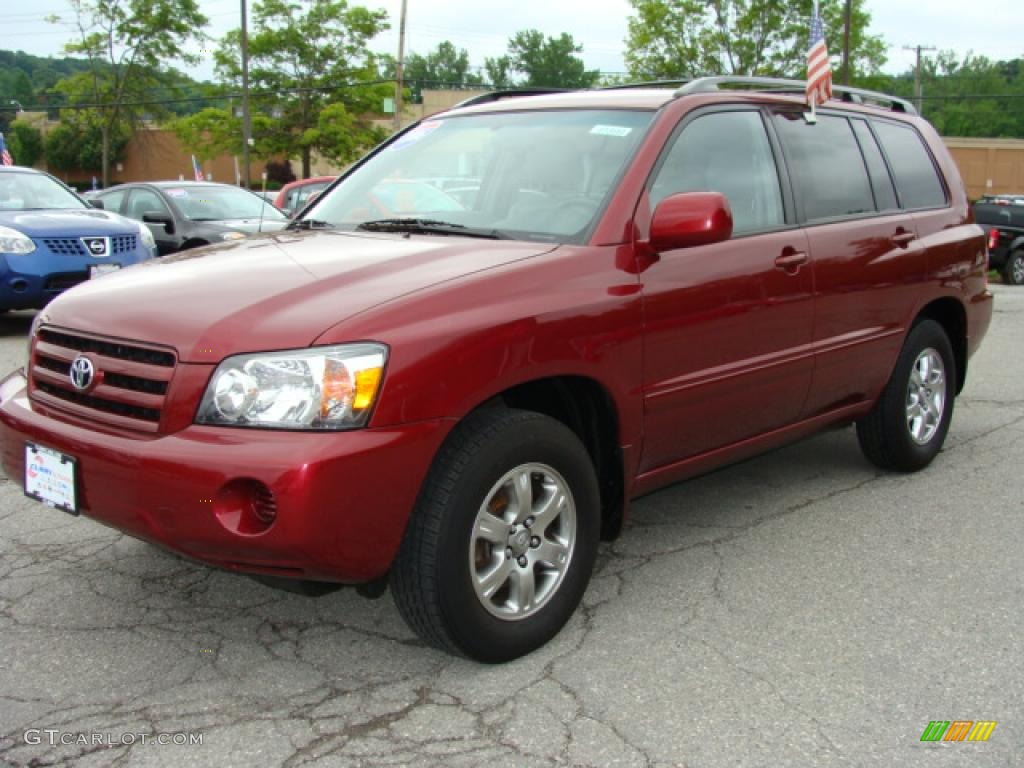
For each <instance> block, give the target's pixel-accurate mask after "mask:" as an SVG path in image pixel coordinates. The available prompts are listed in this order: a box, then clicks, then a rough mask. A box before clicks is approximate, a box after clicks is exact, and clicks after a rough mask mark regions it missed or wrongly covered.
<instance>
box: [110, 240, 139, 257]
mask: <svg viewBox="0 0 1024 768" xmlns="http://www.w3.org/2000/svg"><path fill="white" fill-rule="evenodd" d="M138 242H139V239H138V238H137V237H136V236H135V235H117V236H116V237H112V238H110V250H111V251H112V252H113V253H114V254H115V255H116V254H118V253H131V252H132V251H134V250H135V248H136V245H137V244H138Z"/></svg>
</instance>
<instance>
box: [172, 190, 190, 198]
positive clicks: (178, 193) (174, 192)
mask: <svg viewBox="0 0 1024 768" xmlns="http://www.w3.org/2000/svg"><path fill="white" fill-rule="evenodd" d="M186 195H188V192H186V191H185V190H184V189H168V190H167V196H168V197H185V196H186Z"/></svg>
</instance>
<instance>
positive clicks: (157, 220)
mask: <svg viewBox="0 0 1024 768" xmlns="http://www.w3.org/2000/svg"><path fill="white" fill-rule="evenodd" d="M142 220H143V221H144V222H145V223H146V224H163V225H164V232H166V233H167V234H168V235H173V234H174V219H172V218H171V217H170V216H169V215H168V214H166V213H163V212H161V211H146V212H145V213H143V214H142Z"/></svg>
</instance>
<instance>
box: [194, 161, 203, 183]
mask: <svg viewBox="0 0 1024 768" xmlns="http://www.w3.org/2000/svg"><path fill="white" fill-rule="evenodd" d="M192 170H193V171H194V172H195V175H196V181H203V180H204V179H203V169H202V167H201V166H200V165H199V161H198V160H196V156H195V155H192Z"/></svg>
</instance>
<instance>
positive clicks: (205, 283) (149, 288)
mask: <svg viewBox="0 0 1024 768" xmlns="http://www.w3.org/2000/svg"><path fill="white" fill-rule="evenodd" d="M554 247H556V246H552V245H550V244H542V243H524V242H512V241H505V240H482V239H472V238H466V237H445V236H430V235H411V236H408V237H406V236H402V235H390V234H379V235H378V234H369V233H367V234H362V233H358V234H357V233H348V232H330V231H327V232H324V231H320V232H292V231H287V232H280V233H276V234H270V235H262V236H258V237H256V238H253V239H250V240H240V241H235V242H232V243H225V244H223V245H217V246H211V247H206V248H198V249H195V250H192V251H182V252H181V253H178V254H175V255H172V256H167V257H164V258H163V259H156V260H153V261H149V262H145V263H143V264H140V265H138V266H135V267H130V268H128V269H124V270H121V271H120V272H117V273H113V274H110V275H106V276H104V277H102V278H99V279H97V280H91V281H89V282H86V283H83V284H81V285H79V286H76V287H75V288H73V289H71V290H70V291H67V292H66V293H64V294H63V295H61V296H60V297H59V298H57V299H56V300H55V301H54V302H53V303H52V304H50V305H49V306H48V307H47V308H46V310H45V311H44V312H45V317H44V319H43V322H44V323H46V324H50V325H56V326H62V327H64V328H67V329H72V330H78V331H85V332H89V333H96V334H102V335H104V336H116V337H120V338H123V339H126V340H136V341H145V342H151V343H157V344H165V345H168V346H171V347H174V348H175V349H176V350H177V352H178V356H179V359H180V360H182V361H184V362H194V363H215V362H219V361H220V360H222V359H223V358H225V357H227V356H228V355H232V354H238V353H241V352H257V351H264V350H280V349H289V348H299V347H305V346H308V345H309V344H311V343H312V342H313V341H314V340H315V339H316V338H317V337H318V336H319V335H320V334H321V333H323V332H324V331H325V330H327V329H328V328H330V327H332V326H335V325H337V324H338V323H339V322H342V321H344V320H346V319H347V318H350V317H352V316H353V315H356V314H358V313H360V312H363V311H365V310H367V309H370V308H371V307H374V306H377V305H379V304H382V303H384V302H387V301H391V300H394V299H397V298H399V297H401V296H404V295H407V294H410V293H414V292H416V291H419V290H422V289H424V288H428V287H429V286H432V285H436V284H438V283H442V282H446V281H449V280H453V279H456V278H458V277H461V276H464V275H468V274H471V273H474V272H479V271H481V270H486V269H491V268H494V267H497V266H500V265H502V264H507V263H509V262H512V261H516V260H519V259H525V258H529V257H531V256H536V255H539V254H542V253H546V252H548V251H550V250H552V249H553V248H554Z"/></svg>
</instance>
